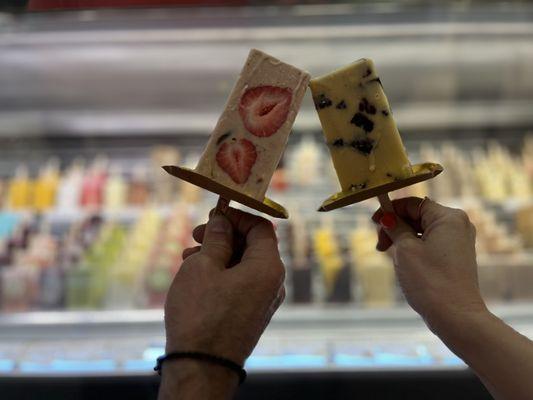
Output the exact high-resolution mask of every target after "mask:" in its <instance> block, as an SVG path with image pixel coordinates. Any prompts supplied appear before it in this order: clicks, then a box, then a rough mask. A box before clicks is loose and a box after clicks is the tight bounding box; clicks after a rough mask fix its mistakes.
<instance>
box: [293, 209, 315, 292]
mask: <svg viewBox="0 0 533 400" xmlns="http://www.w3.org/2000/svg"><path fill="white" fill-rule="evenodd" d="M307 230H308V225H307V223H306V221H305V219H304V218H303V217H302V216H301V215H300V214H299V213H294V212H293V213H292V214H291V220H290V224H289V225H288V237H289V240H288V244H289V253H290V259H291V262H290V278H291V279H290V280H291V283H292V287H291V289H292V290H291V295H292V302H293V303H311V302H312V301H313V292H312V278H313V275H312V269H311V266H312V261H311V257H310V256H311V246H310V243H309V236H308V233H307V232H308V231H307Z"/></svg>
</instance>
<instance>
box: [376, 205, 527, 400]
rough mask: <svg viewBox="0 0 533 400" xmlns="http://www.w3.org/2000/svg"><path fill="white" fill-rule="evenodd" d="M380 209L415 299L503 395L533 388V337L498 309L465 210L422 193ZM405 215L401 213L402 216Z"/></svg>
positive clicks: (384, 244)
mask: <svg viewBox="0 0 533 400" xmlns="http://www.w3.org/2000/svg"><path fill="white" fill-rule="evenodd" d="M393 208H394V214H395V215H393V214H390V213H389V214H385V213H383V211H381V210H378V211H377V212H376V213H375V214H374V216H373V217H372V218H373V220H374V222H376V223H379V224H380V226H381V227H380V228H379V233H378V245H377V248H378V250H381V251H385V250H387V249H388V248H390V247H392V249H391V250H392V255H393V260H394V268H395V269H396V273H397V276H398V280H399V282H400V285H401V287H402V289H403V292H404V294H405V297H406V298H407V301H408V302H409V304H410V305H411V306H412V307H413V308H414V309H415V311H417V312H418V313H419V314H420V315H421V316H422V317H423V318H424V319H425V320H426V323H427V324H428V326H429V328H430V329H431V330H432V331H433V332H434V333H435V334H436V335H438V336H439V337H440V338H441V339H442V341H443V342H444V343H445V344H446V345H447V346H448V347H449V348H450V350H452V351H453V352H454V353H455V354H457V355H458V356H459V357H461V358H462V359H463V360H464V361H465V362H466V363H467V364H468V365H469V366H470V367H471V368H472V369H473V370H474V371H475V372H476V374H477V375H478V376H479V377H480V378H481V380H482V381H483V383H484V384H485V386H486V387H487V389H488V390H489V391H490V392H491V394H492V395H493V396H494V397H495V398H497V399H529V398H531V394H532V393H533V381H532V379H531V377H532V376H533V343H532V342H531V340H529V339H528V338H527V337H525V336H523V335H520V334H519V333H517V332H516V331H514V330H513V329H512V328H511V327H509V326H508V325H506V324H505V323H504V322H503V321H501V320H500V319H498V318H497V317H496V316H494V315H493V314H492V313H490V312H489V311H488V309H487V307H486V306H485V303H484V302H483V300H482V298H481V294H480V291H479V287H478V281H477V264H476V251H475V237H476V231H475V229H474V226H473V225H472V224H471V223H470V221H469V219H468V216H467V215H466V214H465V212H464V211H462V210H457V209H453V208H448V207H444V206H442V205H440V204H437V203H435V202H433V201H431V200H429V199H427V198H426V199H425V200H422V199H420V198H416V197H410V198H405V199H400V200H396V201H394V202H393ZM398 217H399V219H398Z"/></svg>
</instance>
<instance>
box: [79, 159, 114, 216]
mask: <svg viewBox="0 0 533 400" xmlns="http://www.w3.org/2000/svg"><path fill="white" fill-rule="evenodd" d="M107 164H108V162H107V159H106V158H105V157H103V156H98V157H96V158H95V160H94V162H93V164H92V165H91V167H90V168H89V170H88V171H87V173H86V174H85V176H84V178H83V185H82V188H81V198H80V205H81V207H82V208H83V209H85V210H88V211H90V212H93V211H98V210H100V209H101V207H102V205H103V200H104V188H105V184H106V179H107Z"/></svg>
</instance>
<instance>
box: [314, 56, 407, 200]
mask: <svg viewBox="0 0 533 400" xmlns="http://www.w3.org/2000/svg"><path fill="white" fill-rule="evenodd" d="M310 87H311V91H312V93H313V100H314V102H315V107H316V109H317V111H318V116H319V118H320V123H321V125H322V129H323V131H324V136H325V137H326V141H327V144H328V147H329V150H330V153H331V158H332V160H333V164H334V166H335V170H336V171H337V176H338V178H339V182H340V184H341V187H342V190H343V191H350V190H351V191H357V190H362V189H367V188H370V187H374V186H379V185H381V184H384V183H389V182H393V181H394V180H399V179H404V178H407V177H409V176H411V175H412V174H413V171H412V168H411V164H410V162H409V159H408V158H407V154H406V151H405V148H404V146H403V144H402V140H401V138H400V134H399V132H398V128H397V127H396V123H395V122H394V119H393V117H392V112H391V109H390V106H389V103H388V101H387V98H386V96H385V93H384V92H383V87H382V85H381V81H380V79H379V77H378V75H377V72H376V68H375V66H374V63H373V62H372V60H369V59H361V60H359V61H356V62H354V63H352V64H350V65H347V66H345V67H343V68H339V69H337V70H335V71H333V72H331V73H329V74H327V75H324V76H321V77H318V78H314V79H312V80H311V82H310Z"/></svg>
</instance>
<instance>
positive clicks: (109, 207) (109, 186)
mask: <svg viewBox="0 0 533 400" xmlns="http://www.w3.org/2000/svg"><path fill="white" fill-rule="evenodd" d="M126 196H127V186H126V182H125V181H124V178H123V177H122V170H121V169H120V167H119V166H118V165H113V166H112V167H111V169H110V173H109V176H108V178H107V180H106V181H105V188H104V209H105V210H106V211H109V212H115V211H118V210H121V209H122V208H123V207H124V206H125V205H126V200H127V199H126Z"/></svg>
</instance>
